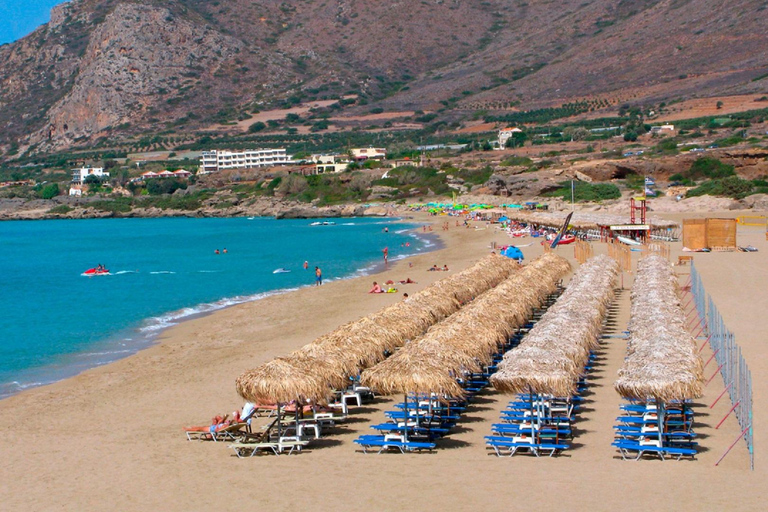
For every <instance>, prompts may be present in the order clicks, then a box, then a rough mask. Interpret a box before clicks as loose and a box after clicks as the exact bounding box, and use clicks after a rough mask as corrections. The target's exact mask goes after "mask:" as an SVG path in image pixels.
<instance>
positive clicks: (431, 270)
mask: <svg viewBox="0 0 768 512" xmlns="http://www.w3.org/2000/svg"><path fill="white" fill-rule="evenodd" d="M438 270H440V269H439V268H438V266H437V265H432V268H430V269H429V271H430V272H436V271H438Z"/></svg>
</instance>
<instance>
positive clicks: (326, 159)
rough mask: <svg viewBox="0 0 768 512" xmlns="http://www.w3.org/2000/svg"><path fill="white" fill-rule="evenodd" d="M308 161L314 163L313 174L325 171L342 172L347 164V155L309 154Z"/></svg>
mask: <svg viewBox="0 0 768 512" xmlns="http://www.w3.org/2000/svg"><path fill="white" fill-rule="evenodd" d="M309 161H310V162H312V163H313V164H315V174H324V173H326V172H344V171H346V170H347V166H348V165H349V157H348V156H346V155H339V154H333V155H319V154H318V155H311V156H310V157H309Z"/></svg>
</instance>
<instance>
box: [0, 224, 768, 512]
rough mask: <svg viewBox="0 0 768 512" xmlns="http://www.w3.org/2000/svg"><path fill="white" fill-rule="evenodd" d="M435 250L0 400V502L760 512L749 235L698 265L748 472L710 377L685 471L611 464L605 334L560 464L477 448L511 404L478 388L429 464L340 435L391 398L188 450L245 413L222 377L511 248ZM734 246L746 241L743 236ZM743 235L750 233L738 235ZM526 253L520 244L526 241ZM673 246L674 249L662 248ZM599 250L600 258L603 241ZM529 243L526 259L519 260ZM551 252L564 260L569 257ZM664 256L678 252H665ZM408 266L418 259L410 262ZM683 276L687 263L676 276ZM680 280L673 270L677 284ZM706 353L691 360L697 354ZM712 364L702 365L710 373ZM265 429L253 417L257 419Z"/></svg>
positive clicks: (757, 329)
mask: <svg viewBox="0 0 768 512" xmlns="http://www.w3.org/2000/svg"><path fill="white" fill-rule="evenodd" d="M422 219H423V220H424V221H425V222H429V221H432V220H437V221H438V224H436V225H435V232H436V233H437V234H439V235H440V236H441V237H442V238H443V240H444V242H445V249H442V250H440V251H437V252H434V253H429V254H424V255H419V256H416V257H413V258H409V259H408V260H403V261H400V262H397V263H396V264H394V265H392V266H390V268H389V269H388V270H386V271H385V272H383V273H381V274H378V275H376V276H369V277H363V278H358V279H350V280H345V281H336V282H332V283H329V284H327V285H323V286H322V287H319V288H316V287H311V288H305V289H302V290H298V291H296V292H291V293H287V294H284V295H279V296H273V297H269V298H267V299H263V300H260V301H256V302H253V303H248V304H242V305H239V306H237V307H233V308H229V309H226V310H222V311H219V312H217V313H215V314H213V315H210V316H207V317H203V318H198V319H195V320H191V321H188V322H184V323H183V324H180V325H178V326H176V327H174V328H172V329H169V330H168V331H167V332H165V333H164V335H163V337H162V339H161V340H160V343H159V344H158V345H156V346H154V347H152V348H150V349H147V350H144V351H142V352H140V353H139V354H136V355H134V356H132V357H129V358H127V359H125V360H122V361H119V362H116V363H114V364H110V365H107V366H104V367H101V368H96V369H93V370H89V371H87V372H84V373H83V374H81V375H79V376H77V377H74V378H72V379H68V380H66V381H62V382H59V383H57V384H53V385H50V386H45V387H42V388H39V389H34V390H29V391H28V392H25V393H22V394H20V395H17V396H14V397H11V398H9V399H6V400H3V401H0V453H2V455H3V459H4V460H3V464H2V465H1V466H0V481H2V482H3V484H2V485H1V486H0V503H2V507H0V508H2V509H4V510H16V509H19V510H35V511H37V510H77V511H82V510H121V511H133V510H136V511H146V510H150V509H156V510H164V511H176V510H178V511H182V510H183V511H188V510H200V509H203V508H212V509H215V510H236V509H237V510H241V509H243V508H251V507H253V508H254V509H256V510H264V509H266V510H287V509H295V508H297V507H302V508H307V507H309V508H310V509H312V510H334V511H337V510H360V509H364V508H365V509H369V510H415V509H424V508H430V509H439V510H466V509H478V510H485V511H495V510H504V511H507V510H522V509H525V510H541V509H553V508H555V507H557V508H563V507H567V508H569V509H572V510H622V511H624V510H643V511H647V510H648V509H649V507H650V508H653V509H660V510H671V509H675V510H679V511H683V512H685V511H702V510H705V511H706V510H763V509H764V508H765V505H764V502H765V498H766V496H765V494H766V492H765V487H764V484H763V483H764V482H765V479H766V471H767V470H768V469H767V468H768V456H764V455H763V453H768V452H762V451H761V447H763V446H768V444H766V443H765V442H763V441H764V440H765V439H766V434H765V428H766V427H765V421H764V417H765V415H764V412H763V411H765V407H766V400H768V397H766V394H765V386H764V384H763V382H764V379H763V378H762V376H763V375H765V371H766V365H768V358H766V357H765V355H766V349H765V344H764V334H765V333H766V332H768V329H767V327H768V321H767V320H766V318H765V315H764V314H762V313H763V310H764V309H765V300H764V297H765V292H764V290H765V288H766V285H768V275H767V274H768V271H766V269H767V268H768V265H767V264H768V244H766V242H765V241H764V240H762V241H760V240H758V238H757V234H754V235H750V234H745V235H744V236H745V237H746V238H744V240H742V239H741V238H740V243H742V244H746V243H751V244H752V245H755V246H756V247H758V248H759V249H760V251H761V252H759V253H751V254H744V253H712V254H706V255H699V254H697V255H696V256H695V260H696V265H697V268H698V269H699V270H700V272H701V274H702V277H703V279H704V284H705V286H706V287H707V291H708V292H709V293H711V294H712V296H713V299H714V300H715V302H716V303H717V305H718V307H719V308H720V311H721V313H722V314H723V316H724V318H725V321H726V323H728V325H729V327H731V329H732V330H733V331H734V332H735V333H736V336H737V341H738V342H739V344H740V345H741V346H742V347H743V350H744V354H745V357H746V358H747V361H748V362H749V364H750V366H751V368H752V373H753V376H754V380H755V393H754V395H755V396H754V399H755V406H754V409H755V444H756V447H757V452H756V458H755V471H754V472H752V471H750V470H749V469H748V468H749V465H748V458H747V453H746V449H745V447H744V443H743V442H740V443H739V444H738V445H737V447H736V449H734V451H733V452H732V453H731V454H730V455H729V456H728V457H727V458H726V459H725V460H724V461H723V463H722V464H721V465H720V466H719V467H715V466H714V463H715V461H716V460H717V459H718V458H719V457H720V456H721V455H722V453H723V452H724V451H725V449H726V448H727V447H728V446H729V445H730V444H731V443H732V442H733V440H734V439H735V438H736V436H737V435H738V427H737V426H736V421H735V419H734V418H732V417H731V418H729V419H728V420H726V422H725V423H724V425H723V426H722V427H721V428H720V429H719V430H714V425H715V424H716V423H717V421H719V419H720V418H721V417H722V416H724V415H725V413H726V412H727V409H728V407H729V404H728V403H727V400H721V402H720V403H719V404H718V405H717V406H716V407H715V408H713V409H711V410H709V404H711V403H712V402H713V401H714V399H715V398H716V397H717V395H718V394H719V393H720V391H722V386H723V385H722V381H721V380H720V379H719V377H717V378H715V379H714V380H713V383H712V384H710V385H709V386H707V388H706V394H705V396H704V397H703V398H702V399H701V400H700V401H699V402H700V404H701V405H700V406H699V407H698V408H697V424H696V426H695V429H696V431H697V432H698V433H699V434H700V443H701V445H702V452H701V454H700V455H699V456H698V457H697V460H695V461H680V462H677V461H674V460H667V461H663V462H662V461H660V460H650V459H649V460H642V461H637V462H634V461H622V460H621V458H620V457H619V455H618V453H617V452H616V451H615V450H613V449H612V447H611V446H610V443H611V440H612V438H613V431H612V427H613V424H614V423H615V418H616V416H618V415H619V409H618V405H619V403H620V399H619V397H618V395H617V394H616V393H615V392H614V391H613V382H614V380H615V378H616V371H617V370H618V368H619V367H620V365H621V362H622V361H623V357H624V352H625V350H626V342H625V340H623V339H621V338H613V337H612V338H606V339H605V340H604V345H603V349H602V350H601V353H600V354H599V358H598V361H597V365H596V368H595V372H594V373H593V375H591V377H590V382H591V386H590V388H589V391H588V395H587V397H588V398H589V402H588V403H587V404H586V405H585V408H584V409H583V410H582V411H580V412H579V416H578V418H579V419H578V421H577V423H576V424H575V426H576V432H575V439H574V441H573V445H572V446H573V448H572V449H571V450H569V451H567V452H565V453H564V454H563V455H562V456H560V457H555V458H540V459H537V458H534V457H529V456H525V455H521V456H515V457H512V458H506V457H505V458H497V457H495V456H493V455H489V452H488V451H487V450H486V448H485V444H484V441H483V436H485V435H488V434H490V428H491V423H494V422H497V421H498V420H499V417H500V414H499V413H500V411H501V409H502V408H503V407H504V406H505V404H506V403H507V402H508V401H509V399H510V397H508V396H505V395H501V394H498V393H496V392H494V391H491V390H489V391H486V392H484V393H483V394H482V395H481V396H480V397H479V400H477V401H476V402H475V404H474V405H473V407H472V409H471V410H470V411H468V413H467V414H466V415H465V416H464V417H462V419H461V420H460V421H459V423H458V426H457V429H456V433H455V434H453V435H451V436H450V438H449V439H447V440H446V441H445V442H444V443H443V442H441V443H440V447H439V449H438V450H437V451H436V452H435V453H431V454H430V453H422V454H406V455H401V454H399V453H397V454H395V453H390V454H381V455H374V454H368V455H364V454H362V453H360V452H357V451H356V450H357V447H356V445H354V444H353V443H352V440H353V439H354V438H356V437H357V436H358V435H359V434H361V433H370V432H371V431H370V429H369V428H368V427H369V425H371V424H374V423H379V422H381V421H382V420H383V419H384V415H383V411H384V410H386V409H389V408H391V404H392V403H393V402H394V401H396V400H400V399H401V397H384V398H382V399H380V400H378V401H377V402H376V403H374V404H372V405H370V406H365V407H361V408H358V409H355V410H353V411H354V416H353V417H352V418H351V421H349V423H348V424H347V425H345V426H343V427H340V428H337V429H335V430H334V431H331V432H329V433H330V434H331V435H330V436H329V437H327V438H324V439H321V440H320V442H319V443H318V444H317V445H316V447H311V449H309V450H306V451H305V452H302V453H300V454H298V455H296V454H294V455H291V456H286V455H282V456H279V457H275V456H260V457H254V458H251V459H238V458H236V457H234V455H233V453H232V451H231V450H229V449H227V447H226V443H212V442H188V441H187V440H186V438H185V437H184V434H183V432H182V427H183V426H184V425H189V424H205V423H206V422H207V421H208V420H209V418H210V417H211V416H213V415H214V414H216V413H222V412H231V411H232V410H234V409H235V408H238V407H240V406H241V405H242V399H240V398H239V397H238V396H237V394H236V393H235V390H234V379H235V378H236V377H237V376H238V375H239V374H240V373H242V372H243V371H244V370H246V369H248V368H252V367H254V366H256V365H258V364H260V363H263V362H266V361H268V360H270V359H272V358H273V357H276V356H280V355H285V354H288V353H289V352H290V351H292V350H294V349H296V348H299V347H300V346H302V345H304V344H306V343H308V342H310V341H312V340H313V339H315V338H316V337H318V336H320V335H321V334H324V333H327V332H329V331H331V330H332V329H334V328H336V327H338V326H339V325H341V324H342V323H344V322H347V321H350V320H354V319H356V318H359V317H361V316H363V315H366V314H368V313H371V312H373V311H377V310H378V309H380V308H381V307H383V306H385V305H387V304H390V303H392V302H394V301H397V300H400V299H401V295H402V293H403V292H408V293H411V292H413V291H416V290H418V289H420V288H422V287H423V286H425V285H427V284H429V283H431V282H433V281H434V280H436V279H439V278H440V277H444V275H445V274H444V273H442V272H427V270H426V269H427V268H428V267H430V266H432V265H433V264H437V265H439V266H442V265H443V264H447V265H448V267H449V268H450V269H451V271H456V270H460V269H462V268H465V267H467V266H468V265H470V264H471V263H472V262H474V261H476V260H477V259H479V258H480V257H482V256H484V255H486V254H488V252H489V251H490V249H489V243H490V242H492V241H496V242H497V243H499V244H502V243H508V242H509V241H510V239H509V238H506V235H504V234H502V233H500V232H499V231H497V230H496V229H495V228H493V227H486V226H485V225H484V224H480V223H478V224H477V227H479V228H482V229H465V228H456V227H453V226H452V227H451V229H450V230H449V231H447V232H443V231H441V230H440V228H439V222H441V221H443V220H444V218H442V217H438V218H437V219H435V218H428V217H423V218H422ZM740 237H741V233H740ZM750 237H752V238H750ZM522 243H523V244H524V243H527V242H526V241H523V242H522ZM672 247H673V251H676V252H679V250H680V244H679V243H676V244H672ZM595 248H596V250H595V252H596V253H599V252H601V251H602V249H600V244H596V246H595ZM541 250H542V249H541V246H540V245H539V244H538V243H535V244H534V245H532V246H530V247H527V248H524V249H523V251H524V253H525V255H526V258H527V259H528V260H531V259H533V258H535V257H536V256H537V255H539V254H540V253H541ZM558 253H559V254H561V255H563V256H566V257H568V258H569V259H571V260H572V261H573V249H572V248H570V247H567V246H566V247H562V248H560V249H558ZM672 257H673V260H675V261H676V259H677V254H676V253H675V252H673V255H672ZM410 263H412V264H413V266H412V267H411V266H409V264H410ZM678 270H679V271H680V272H682V273H685V272H687V271H688V269H687V267H678ZM406 277H410V278H412V279H413V280H415V281H417V282H418V284H416V285H406V286H399V288H400V292H399V293H397V294H381V295H369V294H367V293H366V292H367V291H368V289H369V288H370V285H371V281H373V280H377V281H379V282H381V281H386V280H388V279H393V280H396V281H397V280H400V279H405V278H406ZM624 278H625V281H624V285H625V288H626V289H625V290H624V291H623V292H620V293H619V294H618V295H617V298H616V302H615V304H614V306H613V308H612V311H611V315H612V316H611V322H610V325H609V329H610V330H609V332H607V334H609V335H616V334H620V332H621V331H623V330H625V329H626V322H627V320H628V314H629V287H630V285H631V275H625V276H624ZM681 279H682V280H683V281H684V280H685V277H682V278H681ZM707 351H708V349H705V351H704V352H703V356H704V358H705V360H706V359H707V358H708V357H709V353H708V352H707ZM712 372H714V368H713V367H712V365H710V366H709V367H708V368H707V370H706V372H705V373H706V376H707V377H709V376H710V375H711V374H712ZM265 422H266V421H265Z"/></svg>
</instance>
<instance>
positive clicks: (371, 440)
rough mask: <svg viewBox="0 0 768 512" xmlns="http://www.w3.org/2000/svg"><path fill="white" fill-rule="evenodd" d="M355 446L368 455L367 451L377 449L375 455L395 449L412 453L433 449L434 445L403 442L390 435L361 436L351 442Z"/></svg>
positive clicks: (400, 438)
mask: <svg viewBox="0 0 768 512" xmlns="http://www.w3.org/2000/svg"><path fill="white" fill-rule="evenodd" d="M353 442H354V443H355V444H359V445H360V446H361V447H362V448H363V453H368V450H370V449H375V448H378V449H379V451H378V452H376V453H382V452H383V451H384V450H388V449H397V450H399V451H400V453H406V452H414V451H422V450H428V451H432V450H434V449H435V443H431V442H422V441H405V440H402V436H391V435H384V436H379V435H362V436H360V437H358V438H357V439H355V440H354V441H353Z"/></svg>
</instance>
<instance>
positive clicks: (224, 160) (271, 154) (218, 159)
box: [200, 148, 293, 174]
mask: <svg viewBox="0 0 768 512" xmlns="http://www.w3.org/2000/svg"><path fill="white" fill-rule="evenodd" d="M290 163H293V162H292V160H291V157H290V155H287V154H286V153H285V149H283V148H278V149H246V150H243V151H226V150H216V149H214V150H211V151H203V155H202V157H201V158H200V170H201V172H202V173H204V174H206V173H210V172H216V171H221V170H224V169H252V168H254V167H273V166H276V165H287V164H290Z"/></svg>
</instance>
